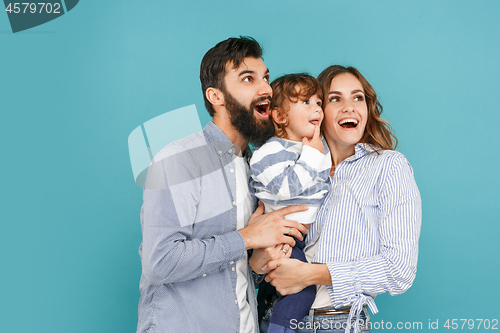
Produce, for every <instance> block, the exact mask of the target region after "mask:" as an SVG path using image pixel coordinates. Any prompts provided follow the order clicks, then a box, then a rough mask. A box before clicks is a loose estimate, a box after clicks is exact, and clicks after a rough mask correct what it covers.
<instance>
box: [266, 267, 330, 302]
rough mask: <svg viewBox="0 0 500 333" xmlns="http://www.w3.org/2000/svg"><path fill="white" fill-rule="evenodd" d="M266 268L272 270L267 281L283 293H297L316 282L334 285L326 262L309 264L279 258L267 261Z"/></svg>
mask: <svg viewBox="0 0 500 333" xmlns="http://www.w3.org/2000/svg"><path fill="white" fill-rule="evenodd" d="M264 269H266V270H272V272H270V273H268V274H267V276H266V281H267V282H269V283H271V284H272V285H273V286H275V287H276V290H278V292H279V293H280V294H281V295H290V294H296V293H298V292H299V291H301V290H302V289H304V288H305V287H307V286H311V285H314V284H323V285H327V286H331V285H332V278H331V276H330V271H329V270H328V267H327V266H326V264H309V263H306V262H302V261H300V260H297V259H278V260H273V261H270V262H268V263H267V265H266V266H265V267H264Z"/></svg>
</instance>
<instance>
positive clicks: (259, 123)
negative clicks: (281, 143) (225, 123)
mask: <svg viewBox="0 0 500 333" xmlns="http://www.w3.org/2000/svg"><path fill="white" fill-rule="evenodd" d="M222 92H223V94H224V101H225V107H226V110H227V111H228V112H229V117H230V120H231V124H232V125H233V126H234V128H236V130H238V132H240V133H241V135H242V136H243V138H245V139H246V140H248V141H249V142H250V143H252V144H253V145H254V146H256V147H260V146H262V145H263V144H264V143H265V142H266V141H267V140H268V139H269V138H271V137H272V136H273V135H274V124H273V122H272V120H271V110H270V109H269V111H268V113H269V117H268V118H267V119H259V118H256V117H255V116H254V114H253V110H254V108H255V106H256V105H257V104H259V103H261V102H263V101H265V100H269V101H270V97H261V98H259V99H258V100H255V101H253V102H252V104H251V105H250V109H247V108H246V107H244V106H243V105H242V104H241V103H240V102H238V101H237V100H236V99H235V98H234V97H233V96H231V94H230V93H229V92H228V91H226V90H225V89H224V88H222Z"/></svg>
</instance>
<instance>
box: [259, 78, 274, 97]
mask: <svg viewBox="0 0 500 333" xmlns="http://www.w3.org/2000/svg"><path fill="white" fill-rule="evenodd" d="M259 96H269V97H272V96H273V89H272V88H271V85H270V84H269V81H266V80H262V82H261V84H260V87H259Z"/></svg>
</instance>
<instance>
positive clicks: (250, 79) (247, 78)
mask: <svg viewBox="0 0 500 333" xmlns="http://www.w3.org/2000/svg"><path fill="white" fill-rule="evenodd" d="M243 81H245V82H251V81H252V78H251V77H250V76H247V77H246V78H244V79H243Z"/></svg>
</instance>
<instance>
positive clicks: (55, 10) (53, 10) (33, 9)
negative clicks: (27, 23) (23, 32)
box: [5, 2, 61, 14]
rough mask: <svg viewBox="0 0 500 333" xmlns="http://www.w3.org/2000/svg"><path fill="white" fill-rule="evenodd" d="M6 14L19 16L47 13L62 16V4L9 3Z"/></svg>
mask: <svg viewBox="0 0 500 333" xmlns="http://www.w3.org/2000/svg"><path fill="white" fill-rule="evenodd" d="M5 11H6V12H8V13H14V14H19V13H23V14H25V13H31V14H35V13H38V14H41V13H47V14H61V4H60V3H55V4H52V3H50V2H47V3H45V2H38V3H35V2H31V3H30V2H16V3H14V4H12V3H9V5H8V6H7V8H6V9H5Z"/></svg>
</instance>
